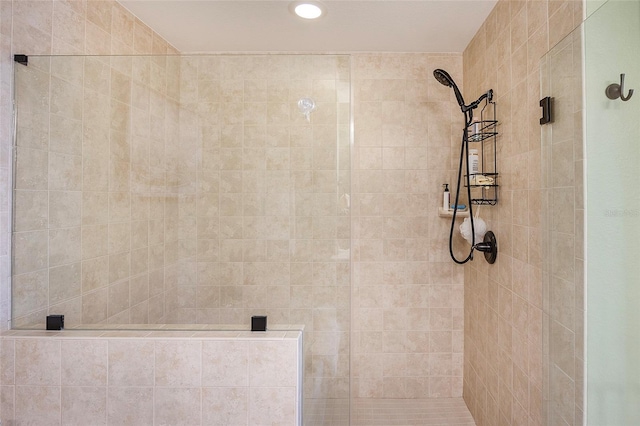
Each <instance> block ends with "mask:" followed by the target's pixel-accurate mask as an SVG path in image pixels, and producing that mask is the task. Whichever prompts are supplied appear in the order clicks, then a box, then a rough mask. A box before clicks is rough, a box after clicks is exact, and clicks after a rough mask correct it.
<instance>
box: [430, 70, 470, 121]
mask: <svg viewBox="0 0 640 426" xmlns="http://www.w3.org/2000/svg"><path fill="white" fill-rule="evenodd" d="M433 76H434V77H435V78H436V80H438V83H440V84H442V85H445V86H447V87H453V92H454V93H455V94H456V99H457V101H458V105H460V108H461V109H462V112H465V105H464V99H463V98H462V93H460V89H458V86H457V85H456V83H455V81H453V79H452V78H451V76H450V75H449V73H448V72H446V71H445V70H441V69H439V68H438V69H437V70H434V71H433Z"/></svg>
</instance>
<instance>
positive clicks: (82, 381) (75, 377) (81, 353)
mask: <svg viewBox="0 0 640 426" xmlns="http://www.w3.org/2000/svg"><path fill="white" fill-rule="evenodd" d="M107 355H108V344H107V342H106V341H102V340H93V341H91V340H89V341H81V340H63V341H62V377H64V385H67V386H92V387H97V388H95V389H93V390H92V391H90V393H91V396H90V398H91V399H94V398H97V399H96V401H97V402H99V401H101V400H102V399H100V398H99V397H100V396H101V397H102V398H104V399H105V401H104V402H105V403H106V390H105V389H104V388H100V386H106V385H107V367H108V358H107ZM64 399H65V398H63V408H64V405H65V404H64ZM70 401H73V399H71V398H69V402H70ZM97 405H98V407H100V406H101V404H99V403H98V404H97ZM69 408H70V409H73V404H71V406H70V407H69ZM105 408H106V404H105V405H104V406H103V407H102V410H96V413H95V414H98V413H100V412H102V411H104V409H105ZM63 412H64V409H63ZM63 416H64V414H63Z"/></svg>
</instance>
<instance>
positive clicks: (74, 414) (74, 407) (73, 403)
mask: <svg viewBox="0 0 640 426" xmlns="http://www.w3.org/2000/svg"><path fill="white" fill-rule="evenodd" d="M61 393H62V401H61V412H62V423H63V424H84V423H90V424H92V425H106V424H107V388H106V387H104V386H103V387H85V386H83V387H75V386H69V387H64V386H63V387H62V388H61Z"/></svg>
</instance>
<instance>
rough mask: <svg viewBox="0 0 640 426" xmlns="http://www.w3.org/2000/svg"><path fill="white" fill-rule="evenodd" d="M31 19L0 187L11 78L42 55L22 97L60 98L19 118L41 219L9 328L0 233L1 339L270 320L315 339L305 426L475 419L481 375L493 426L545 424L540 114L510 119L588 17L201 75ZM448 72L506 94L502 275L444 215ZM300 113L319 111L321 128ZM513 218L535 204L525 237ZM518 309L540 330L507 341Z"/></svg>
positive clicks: (22, 221) (31, 207) (512, 13)
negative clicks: (402, 414) (478, 259)
mask: <svg viewBox="0 0 640 426" xmlns="http://www.w3.org/2000/svg"><path fill="white" fill-rule="evenodd" d="M27 3H29V2H3V3H2V9H0V14H1V15H0V20H1V24H2V25H0V34H1V35H2V39H1V41H0V42H1V48H2V51H3V52H4V57H3V62H2V67H1V68H0V72H1V73H2V74H1V75H0V78H1V79H2V85H1V86H0V101H1V102H2V110H3V114H2V126H1V127H0V131H1V132H2V133H1V135H2V141H3V142H2V173H3V175H4V176H6V177H8V176H9V175H10V174H11V173H12V167H11V160H10V159H11V155H12V149H11V143H12V140H11V134H12V129H11V123H10V116H11V113H10V111H11V102H10V100H11V92H10V87H11V85H10V83H11V75H12V73H13V70H12V67H13V66H14V65H13V62H10V61H8V60H6V58H8V57H9V55H10V54H13V53H28V54H30V63H29V65H28V67H25V69H23V70H22V71H25V70H28V71H27V72H26V73H23V74H24V75H23V77H24V78H25V79H26V80H25V82H24V85H21V84H20V80H19V78H17V79H16V92H17V93H18V95H20V94H21V92H20V91H21V90H23V91H25V92H27V93H28V92H31V94H34V93H40V94H42V93H47V94H50V96H51V98H48V97H47V96H32V97H29V96H26V97H22V96H19V97H18V101H19V104H18V106H19V111H20V112H19V114H20V117H19V120H22V119H24V120H25V121H23V122H24V123H29V125H27V126H24V127H20V126H19V128H18V129H19V131H18V138H17V146H18V149H17V167H16V171H17V173H16V175H15V180H14V184H15V187H16V191H15V193H14V194H15V200H14V202H15V205H16V209H18V210H19V211H24V212H25V214H16V215H15V216H14V226H15V230H16V243H15V246H14V247H15V248H14V256H15V259H16V260H15V262H14V264H13V271H12V272H13V275H14V277H13V289H14V290H13V291H14V294H13V298H14V300H13V301H14V305H13V309H14V310H13V315H11V314H10V312H11V311H10V308H9V305H8V300H9V286H8V277H9V275H10V273H9V265H10V260H9V259H10V257H9V242H10V238H11V236H10V232H9V229H10V228H8V227H7V228H6V229H4V231H3V234H2V238H3V240H2V243H3V246H4V247H3V253H2V254H3V271H4V273H3V288H2V319H3V322H2V323H3V324H7V320H8V319H9V318H11V319H12V320H13V323H12V324H13V326H14V327H16V326H18V327H29V326H32V325H34V324H38V327H39V328H40V327H41V326H40V324H41V323H42V322H43V320H44V316H45V314H46V313H47V312H49V313H64V314H65V317H66V320H67V321H68V323H69V325H70V326H73V325H74V324H78V325H79V324H83V325H89V324H99V325H100V326H101V327H102V326H104V325H105V324H107V325H108V326H109V327H119V326H121V325H122V324H149V323H166V324H196V325H198V324H223V325H229V324H243V325H247V324H248V320H249V318H250V316H251V315H253V314H266V315H268V318H269V324H270V325H271V324H273V325H276V324H280V325H284V326H289V325H295V324H301V325H304V326H305V331H304V343H305V351H304V352H305V366H304V374H305V384H304V395H305V398H306V399H307V400H308V401H309V402H308V403H307V408H308V410H307V413H306V414H308V415H314V416H315V417H309V418H308V420H309V422H311V421H317V422H318V423H320V424H322V422H323V421H327V422H331V421H333V420H335V419H338V420H337V421H339V422H344V421H345V416H344V413H343V412H340V410H341V409H344V408H345V407H346V410H347V417H346V421H347V422H348V411H349V401H352V403H354V401H358V400H377V399H387V400H394V399H415V400H424V399H428V398H450V397H461V396H462V395H463V370H464V381H465V383H467V382H468V387H467V388H466V389H465V400H466V403H467V405H468V406H469V407H470V409H471V412H472V413H473V414H474V416H475V418H476V422H478V424H483V423H484V422H487V421H488V420H487V419H498V418H502V419H504V421H507V424H509V422H510V421H511V420H512V419H525V418H526V419H527V420H528V421H529V422H532V423H531V424H540V421H541V420H540V419H539V416H540V415H541V414H539V411H540V405H539V403H540V400H541V398H542V393H541V384H540V382H539V375H540V374H541V371H539V369H540V368H541V365H540V364H538V363H536V360H538V358H537V357H538V356H539V357H540V358H541V357H542V344H541V342H539V340H538V339H537V337H536V334H535V330H536V329H535V327H536V326H537V325H538V324H539V323H540V322H541V318H540V317H539V316H537V315H536V314H537V313H538V311H539V309H540V306H538V305H537V304H536V302H535V300H537V299H535V297H536V294H537V293H536V288H535V282H536V277H537V276H538V275H536V274H537V273H538V271H539V264H538V263H537V262H538V260H539V258H538V257H536V256H535V254H536V253H537V252H538V248H537V246H538V245H539V238H538V234H539V226H540V225H539V221H536V212H537V211H539V207H538V205H539V201H537V200H538V199H537V198H536V196H537V194H538V189H539V185H540V183H539V182H538V180H539V179H538V180H536V173H538V170H539V169H540V167H539V164H538V163H536V158H539V152H538V151H536V139H535V132H536V130H538V128H536V127H535V126H533V124H532V123H534V122H535V120H533V117H535V113H537V111H533V108H532V111H525V112H522V111H515V110H513V111H512V110H511V109H510V108H509V105H512V104H513V103H515V102H520V101H527V99H528V98H529V97H530V98H531V99H534V98H536V96H538V93H537V92H536V89H537V86H536V84H537V83H538V81H539V74H538V70H537V66H538V65H537V61H536V60H535V57H536V55H539V56H540V55H542V54H543V53H544V52H546V51H547V50H548V47H549V46H550V45H553V44H555V41H556V39H559V37H560V36H561V35H563V32H566V31H568V30H570V29H571V28H573V26H571V28H565V27H564V26H565V25H567V26H569V25H568V24H566V22H567V19H569V20H570V21H571V22H575V23H577V22H579V21H578V19H580V18H578V16H581V11H580V10H578V9H579V8H578V5H580V3H579V2H574V1H567V2H559V3H557V4H556V3H547V2H538V1H531V2H513V1H502V2H499V3H498V5H497V7H496V9H495V10H494V11H493V12H492V14H491V15H490V17H489V18H488V19H487V21H486V22H485V24H484V26H483V27H482V28H481V30H480V31H479V33H478V34H477V35H476V38H475V39H474V40H473V41H472V43H471V44H470V45H469V47H468V48H467V50H466V51H465V52H464V54H459V53H452V54H442V53H406V54H393V53H371V54H366V53H353V54H349V55H266V56H264V55H254V56H230V55H201V56H193V57H178V56H173V55H174V54H176V53H178V52H176V51H175V50H174V49H173V48H171V46H169V45H168V44H167V43H166V42H165V41H163V40H162V39H161V38H160V37H159V36H158V35H157V34H155V33H154V32H153V31H152V30H151V29H149V28H148V27H146V26H145V25H144V24H143V23H142V22H140V21H139V20H137V19H135V18H134V17H133V16H131V15H129V14H128V12H127V11H126V10H125V9H124V8H122V7H121V6H120V5H119V4H117V3H115V2H86V3H85V2H62V1H46V2H33V3H29V4H28V6H27ZM12 23H13V25H12ZM62 28H64V29H65V31H61V29H62ZM484 51H491V52H494V53H496V54H497V57H498V58H499V60H498V61H496V62H495V63H490V62H489V61H488V59H487V58H488V57H490V56H489V55H483V54H482V53H481V52H484ZM38 54H41V55H52V54H53V55H54V56H53V57H48V56H43V57H40V58H39V57H37V56H36V55H38ZM60 54H67V55H71V56H69V57H64V58H62V57H58V56H55V55H60ZM132 54H134V56H122V55H132ZM83 55H102V56H83ZM104 55H115V56H104ZM117 55H120V56H117ZM141 55H152V56H141ZM15 66H16V67H22V65H19V64H16V65H15ZM435 68H443V69H446V70H448V71H449V72H450V73H451V74H452V75H453V76H454V77H455V78H457V80H458V81H460V82H461V81H463V78H462V76H463V75H464V87H465V93H470V94H472V93H475V91H478V92H480V91H482V90H485V89H486V87H493V88H494V90H496V93H497V94H498V104H499V105H503V106H501V107H500V108H501V109H500V112H499V115H500V114H502V115H501V117H500V119H501V120H502V123H503V124H502V126H503V131H502V136H501V137H502V140H503V141H504V148H502V149H504V150H505V152H504V153H505V154H506V155H504V156H503V157H502V158H505V160H504V161H505V166H506V168H505V171H506V173H505V175H506V180H505V182H504V188H502V189H501V191H502V192H501V202H500V204H499V205H498V207H496V208H493V210H491V209H492V208H486V209H483V212H482V214H483V216H485V215H486V216H485V217H487V218H489V219H490V220H493V221H495V223H496V226H495V227H494V229H497V230H498V232H499V235H502V236H501V237H500V243H501V246H500V256H499V260H498V262H497V263H496V265H493V266H491V267H488V266H487V265H484V264H482V265H475V263H474V265H473V266H472V267H467V268H466V269H465V268H462V267H458V266H456V265H454V264H453V263H452V262H451V261H450V260H449V257H448V256H449V255H448V251H447V237H448V227H449V223H448V221H447V220H445V219H442V218H439V217H438V216H437V207H438V206H439V205H440V195H441V193H440V191H441V184H442V183H445V182H452V181H453V178H454V176H453V170H454V169H455V165H456V158H455V156H456V154H457V151H458V148H457V146H458V138H459V132H460V129H459V128H460V117H459V110H458V108H457V105H456V103H455V100H454V99H452V94H451V91H450V90H448V89H447V88H446V87H443V86H441V85H440V84H438V83H437V82H436V81H435V80H434V79H433V78H432V77H431V73H432V71H433V69H435ZM20 78H22V77H20ZM522 93H524V96H525V98H526V99H520V98H518V96H523V95H522ZM302 97H311V98H313V99H314V100H315V101H316V102H317V109H316V110H315V111H313V112H312V113H311V114H310V117H309V118H310V121H307V119H306V118H305V116H304V114H302V113H301V112H300V111H299V110H298V107H297V104H296V103H297V101H298V100H299V99H300V98H302ZM24 99H31V101H28V102H27V105H20V102H21V100H24ZM54 99H55V100H54ZM528 103H529V104H531V102H528ZM23 111H24V113H23ZM5 112H6V114H5ZM23 114H25V115H23ZM29 114H31V115H29ZM47 123H48V126H47V125H46V124H47ZM351 126H353V129H352V128H351ZM515 128H522V129H526V135H527V137H526V138H515V139H517V140H518V144H519V145H518V146H517V148H516V147H515V146H514V145H512V144H509V143H507V140H509V138H511V137H512V136H513V135H514V134H515V131H514V129H515ZM21 131H22V132H24V133H23V134H21V133H20V132H21ZM21 136H22V137H21ZM538 138H539V137H538ZM22 141H28V142H27V145H24V146H23V145H22ZM538 143H539V142H538ZM538 146H539V145H538ZM538 149H539V148H538ZM536 156H537V157H536ZM22 165H30V166H35V167H31V168H23V167H21V166H22ZM22 170H24V172H22ZM27 170H28V171H27ZM525 175H528V176H531V177H530V178H528V179H526V178H524V176H525ZM3 192H4V193H5V196H6V199H7V202H5V203H3V205H2V209H3V210H2V213H3V220H4V223H6V224H8V223H9V219H10V217H11V215H10V214H9V212H10V209H11V207H10V206H11V203H10V202H9V199H10V198H11V191H10V189H9V186H6V187H4V188H3ZM521 195H524V198H521V197H520V196H521ZM516 197H517V198H516ZM514 199H518V200H521V199H524V200H527V205H528V207H529V209H528V211H530V212H531V213H530V214H528V215H527V217H520V216H518V215H519V214H520V213H523V212H525V211H526V210H518V212H519V213H518V215H516V213H514V211H515V209H514V204H515V202H514V201H513V200H514ZM516 242H517V243H518V244H516ZM459 244H461V243H459ZM516 247H517V249H516ZM521 247H524V249H523V250H524V251H525V252H526V253H524V252H522V251H517V250H522V249H520V248H521ZM489 268H491V269H489ZM488 277H491V278H490V279H491V280H494V281H495V284H496V289H497V291H499V292H500V296H501V298H500V299H499V300H501V302H500V305H499V306H494V307H487V308H480V309H486V312H493V313H494V314H495V315H496V318H499V319H500V323H501V324H502V321H504V326H501V327H502V328H501V329H500V332H501V333H504V334H502V335H503V336H507V334H508V339H509V341H510V342H511V344H510V345H507V346H503V347H502V346H501V348H502V349H503V351H501V352H500V356H501V358H500V363H499V365H501V367H500V370H499V372H496V377H500V379H499V381H498V382H497V384H496V386H497V389H499V391H498V392H499V394H498V395H500V397H499V398H496V395H493V394H491V395H492V397H493V398H495V400H493V402H492V400H491V399H488V398H487V394H486V392H487V389H492V388H491V386H493V385H492V384H489V385H482V386H480V387H477V384H479V383H480V382H479V380H480V379H478V378H477V377H480V378H481V377H484V376H483V375H482V374H480V375H479V376H478V370H477V369H478V368H482V367H478V365H482V364H478V363H477V361H478V360H482V362H484V358H483V356H481V357H480V358H478V354H480V353H481V351H482V349H483V348H485V347H486V346H487V345H489V344H491V343H490V342H491V340H490V339H489V340H486V336H483V335H478V334H476V331H477V330H478V328H477V326H476V325H475V324H478V326H479V327H482V328H481V329H486V328H487V327H488V326H489V324H493V323H492V322H490V321H489V320H487V319H485V317H483V316H481V315H479V314H478V311H477V310H476V307H475V305H473V303H475V302H473V301H471V300H470V299H469V297H470V295H473V294H474V292H475V291H476V290H475V287H470V286H474V285H475V283H476V282H477V281H478V280H479V282H480V283H482V282H483V280H486V281H489V278H488ZM494 281H492V282H494ZM61 283H67V284H68V283H71V285H62V284H61ZM465 285H466V286H467V288H466V289H465ZM23 289H24V290H23ZM22 291H24V292H25V293H26V294H28V295H29V297H24V298H21V297H20V296H21V292H22ZM465 298H467V299H466V301H465ZM507 305H508V306H507ZM515 311H518V312H526V318H521V319H518V320H517V321H519V322H516V325H517V324H520V322H523V324H525V323H526V324H529V325H528V326H524V327H529V328H528V329H526V330H525V329H523V330H520V329H516V328H514V323H513V318H512V317H511V316H509V313H511V312H515ZM465 317H466V318H467V321H468V323H467V324H466V327H465ZM470 318H474V319H475V320H477V322H473V323H471V322H470V321H469V319H470ZM3 327H4V326H3ZM531 333H533V334H531ZM512 345H513V346H512ZM520 350H526V351H527V353H526V354H523V353H522V352H518V351H520ZM512 351H513V352H512ZM503 367H504V368H503ZM481 371H482V370H481ZM4 378H5V376H3V384H6V385H8V386H9V385H11V384H12V383H10V382H8V381H4ZM516 385H517V387H516ZM7 389H8V388H7ZM489 392H491V391H489ZM522 392H524V393H522ZM6 395H7V396H6V397H7V398H9V399H10V398H11V397H10V396H9V394H6ZM506 395H509V397H506V398H503V397H505V396H506ZM310 400H315V401H310ZM496 400H497V401H503V402H501V404H506V405H504V406H502V405H501V406H499V407H498V405H497V402H496ZM312 402H315V404H313V403H312ZM10 407H13V405H12V404H10V403H7V404H6V405H3V408H2V412H3V418H5V417H4V415H5V414H4V413H6V412H7V411H8V410H11V409H13V408H10ZM334 407H338V408H337V409H334ZM336 410H337V411H336ZM485 416H486V418H485ZM482 419H484V420H482ZM488 424H491V422H489V423H488Z"/></svg>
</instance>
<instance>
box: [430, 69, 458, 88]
mask: <svg viewBox="0 0 640 426" xmlns="http://www.w3.org/2000/svg"><path fill="white" fill-rule="evenodd" d="M433 76H434V77H435V78H436V80H438V82H439V83H440V84H443V85H445V86H448V87H451V86H453V85H455V83H454V82H453V79H452V78H451V76H450V75H449V73H448V72H446V71H445V70H441V69H437V70H434V71H433Z"/></svg>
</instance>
